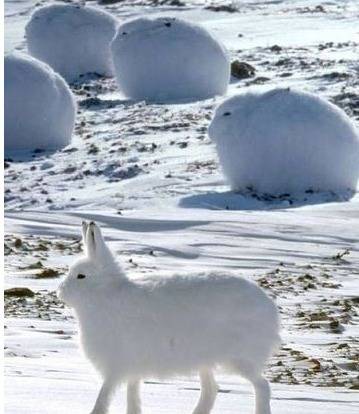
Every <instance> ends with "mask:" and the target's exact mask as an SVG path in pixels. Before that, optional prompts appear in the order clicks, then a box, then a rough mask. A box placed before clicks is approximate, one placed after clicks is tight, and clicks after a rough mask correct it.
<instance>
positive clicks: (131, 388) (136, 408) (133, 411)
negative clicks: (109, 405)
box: [127, 380, 141, 414]
mask: <svg viewBox="0 0 359 414" xmlns="http://www.w3.org/2000/svg"><path fill="white" fill-rule="evenodd" d="M127 414H141V396H140V381H139V380H131V381H128V383H127Z"/></svg>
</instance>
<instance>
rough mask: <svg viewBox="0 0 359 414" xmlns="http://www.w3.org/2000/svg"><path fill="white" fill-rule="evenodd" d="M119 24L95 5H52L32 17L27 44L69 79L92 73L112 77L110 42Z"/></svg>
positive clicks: (42, 8)
mask: <svg viewBox="0 0 359 414" xmlns="http://www.w3.org/2000/svg"><path fill="white" fill-rule="evenodd" d="M117 24H118V21H117V19H116V18H115V17H114V16H113V15H112V14H110V13H107V12H105V11H104V10H100V9H98V8H95V7H89V6H84V5H81V4H50V5H49V6H45V7H41V8H39V9H37V10H35V12H34V13H33V15H32V16H31V19H30V21H29V22H28V24H27V26H26V40H27V47H28V50H29V53H30V54H31V55H32V56H34V57H36V58H37V59H40V60H42V61H44V62H46V63H47V64H49V65H50V66H51V67H52V68H53V69H54V70H55V71H57V72H59V73H60V74H61V75H62V76H63V77H64V78H65V79H66V80H67V81H68V82H72V81H75V80H76V79H77V78H78V77H79V76H80V75H84V74H86V73H90V72H96V73H98V74H100V75H105V76H112V75H113V66H112V59H111V52H110V42H111V40H112V38H113V37H114V36H115V33H116V27H117Z"/></svg>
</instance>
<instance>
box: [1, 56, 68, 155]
mask: <svg viewBox="0 0 359 414" xmlns="http://www.w3.org/2000/svg"><path fill="white" fill-rule="evenodd" d="M4 71H5V76H4V77H5V81H4V95H5V97H4V101H5V151H13V150H32V149H37V148H40V149H57V148H61V147H64V146H65V145H67V144H68V143H69V142H70V141H71V135H72V131H73V128H74V122H75V113H76V104H75V100H74V97H73V95H72V93H71V91H70V89H69V87H68V85H67V83H66V82H65V81H64V79H63V78H62V77H61V76H60V75H58V74H57V73H55V72H54V71H53V70H52V69H51V68H50V66H48V65H46V63H43V62H40V61H38V60H36V59H34V58H32V57H30V56H26V55H23V54H20V53H13V54H9V55H6V56H5V62H4Z"/></svg>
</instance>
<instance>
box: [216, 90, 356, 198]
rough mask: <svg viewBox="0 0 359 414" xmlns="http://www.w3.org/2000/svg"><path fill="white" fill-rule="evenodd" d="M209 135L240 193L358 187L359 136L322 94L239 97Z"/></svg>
mask: <svg viewBox="0 0 359 414" xmlns="http://www.w3.org/2000/svg"><path fill="white" fill-rule="evenodd" d="M209 135H210V137H211V139H212V140H213V141H214V142H215V144H216V147H217V151H218V155H219V159H220V162H221V164H222V168H223V171H224V173H225V175H226V176H227V178H228V180H229V182H230V184H231V187H232V189H233V190H235V191H243V190H248V189H251V190H254V191H256V192H259V193H267V194H273V195H280V194H285V193H290V194H295V193H297V194H299V193H304V192H311V191H332V192H335V193H338V192H342V191H347V190H351V191H354V190H355V189H356V186H357V181H358V177H359V133H358V131H357V130H356V128H355V127H354V125H353V123H352V122H351V120H350V119H349V117H348V116H347V115H346V114H345V113H344V112H343V111H342V110H341V109H339V108H338V107H336V106H334V105H333V104H331V103H329V102H327V101H325V100H324V99H322V98H320V97H318V96H315V95H312V94H309V93H304V92H299V91H296V90H292V89H282V88H278V89H274V90H271V91H267V92H264V93H263V92H262V93H253V92H249V93H245V94H243V95H238V96H235V97H233V98H231V99H228V100H227V101H225V102H224V103H223V104H222V105H220V106H219V107H218V109H217V110H216V113H215V115H214V118H213V120H212V123H211V125H210V127H209Z"/></svg>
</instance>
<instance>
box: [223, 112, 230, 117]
mask: <svg viewBox="0 0 359 414" xmlns="http://www.w3.org/2000/svg"><path fill="white" fill-rule="evenodd" d="M229 115H231V113H230V112H225V113H224V114H223V116H229Z"/></svg>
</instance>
